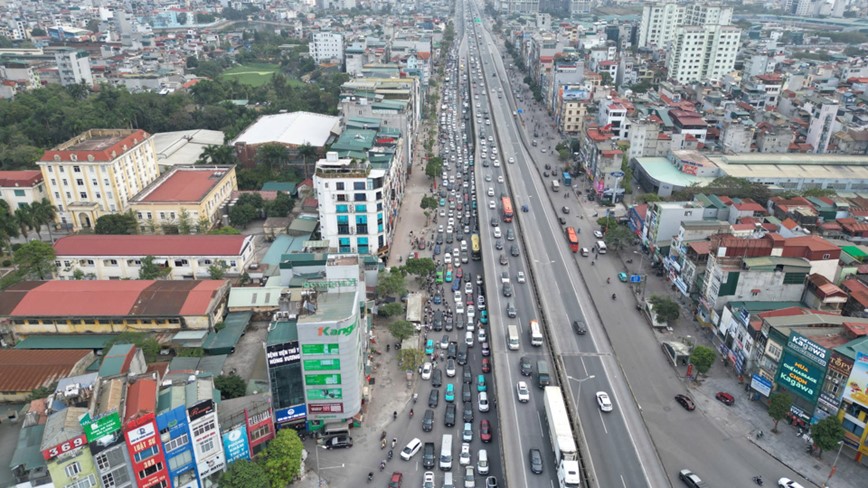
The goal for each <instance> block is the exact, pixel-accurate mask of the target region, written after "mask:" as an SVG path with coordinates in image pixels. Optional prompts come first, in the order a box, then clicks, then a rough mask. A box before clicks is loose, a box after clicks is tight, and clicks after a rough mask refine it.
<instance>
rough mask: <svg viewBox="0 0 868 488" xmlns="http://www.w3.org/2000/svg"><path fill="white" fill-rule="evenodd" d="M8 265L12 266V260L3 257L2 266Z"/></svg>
mask: <svg viewBox="0 0 868 488" xmlns="http://www.w3.org/2000/svg"><path fill="white" fill-rule="evenodd" d="M10 266H12V261H11V260H9V259H4V260H3V267H4V268H8V267H10Z"/></svg>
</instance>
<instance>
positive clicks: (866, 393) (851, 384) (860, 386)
mask: <svg viewBox="0 0 868 488" xmlns="http://www.w3.org/2000/svg"><path fill="white" fill-rule="evenodd" d="M844 399H845V400H849V401H851V402H853V403H858V404H860V405H863V406H868V354H865V353H861V352H860V353H856V361H855V362H854V363H853V371H851V372H850V378H849V379H848V380H847V387H846V388H844Z"/></svg>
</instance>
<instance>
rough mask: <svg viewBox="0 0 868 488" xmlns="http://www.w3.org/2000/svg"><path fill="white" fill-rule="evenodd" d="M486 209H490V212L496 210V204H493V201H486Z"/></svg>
mask: <svg viewBox="0 0 868 488" xmlns="http://www.w3.org/2000/svg"><path fill="white" fill-rule="evenodd" d="M488 208H490V209H492V210H494V209H496V208H497V204H496V203H494V200H489V201H488Z"/></svg>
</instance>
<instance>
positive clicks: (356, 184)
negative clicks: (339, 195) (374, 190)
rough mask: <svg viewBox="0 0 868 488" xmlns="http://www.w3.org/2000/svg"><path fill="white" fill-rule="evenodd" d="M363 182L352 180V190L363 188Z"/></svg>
mask: <svg viewBox="0 0 868 488" xmlns="http://www.w3.org/2000/svg"><path fill="white" fill-rule="evenodd" d="M364 189H365V182H364V181H354V182H353V190H364Z"/></svg>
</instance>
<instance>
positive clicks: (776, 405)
mask: <svg viewBox="0 0 868 488" xmlns="http://www.w3.org/2000/svg"><path fill="white" fill-rule="evenodd" d="M792 405H793V398H792V397H791V396H790V395H789V394H788V393H784V392H778V393H775V394H773V395H772V396H770V397H769V417H771V418H772V420H774V421H775V425H774V427H772V432H774V433H776V434H777V432H778V422H780V421H781V420H782V419H783V418H784V417H786V416H787V414H788V413H790V407H791V406H792Z"/></svg>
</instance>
